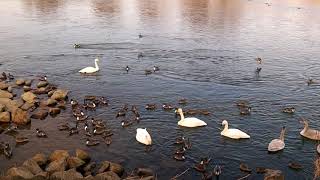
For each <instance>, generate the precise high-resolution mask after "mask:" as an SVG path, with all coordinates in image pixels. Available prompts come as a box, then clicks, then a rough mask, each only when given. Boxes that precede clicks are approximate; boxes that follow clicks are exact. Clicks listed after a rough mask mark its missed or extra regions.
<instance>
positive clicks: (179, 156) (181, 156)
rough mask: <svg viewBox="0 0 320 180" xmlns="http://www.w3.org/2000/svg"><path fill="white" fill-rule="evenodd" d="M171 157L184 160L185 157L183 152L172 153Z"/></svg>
mask: <svg viewBox="0 0 320 180" xmlns="http://www.w3.org/2000/svg"><path fill="white" fill-rule="evenodd" d="M173 158H174V159H175V160H177V161H184V160H185V159H186V157H185V156H184V155H183V154H174V156H173Z"/></svg>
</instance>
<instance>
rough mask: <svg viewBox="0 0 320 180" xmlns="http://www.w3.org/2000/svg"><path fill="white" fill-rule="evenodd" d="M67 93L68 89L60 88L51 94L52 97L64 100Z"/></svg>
mask: <svg viewBox="0 0 320 180" xmlns="http://www.w3.org/2000/svg"><path fill="white" fill-rule="evenodd" d="M67 95H68V91H66V90H62V89H58V90H56V91H54V93H53V94H52V96H51V99H54V100H58V101H59V100H64V99H66V98H67Z"/></svg>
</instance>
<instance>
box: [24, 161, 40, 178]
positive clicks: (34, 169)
mask: <svg viewBox="0 0 320 180" xmlns="http://www.w3.org/2000/svg"><path fill="white" fill-rule="evenodd" d="M22 165H23V166H24V167H25V168H27V169H28V170H29V171H30V172H31V173H32V174H34V175H36V174H39V173H42V172H43V170H42V169H41V168H40V167H39V165H38V163H37V162H36V161H35V160H33V159H28V160H26V161H25V162H24V163H23V164H22Z"/></svg>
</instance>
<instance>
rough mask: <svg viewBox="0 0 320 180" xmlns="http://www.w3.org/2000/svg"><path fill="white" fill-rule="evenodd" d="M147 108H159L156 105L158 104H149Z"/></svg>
mask: <svg viewBox="0 0 320 180" xmlns="http://www.w3.org/2000/svg"><path fill="white" fill-rule="evenodd" d="M145 108H146V109H147V110H155V109H156V108H157V105H156V104H147V105H146V106H145Z"/></svg>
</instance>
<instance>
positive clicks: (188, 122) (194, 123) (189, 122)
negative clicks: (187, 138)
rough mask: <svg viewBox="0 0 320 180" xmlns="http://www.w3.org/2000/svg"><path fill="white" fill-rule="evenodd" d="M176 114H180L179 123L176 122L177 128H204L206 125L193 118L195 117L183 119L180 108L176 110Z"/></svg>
mask: <svg viewBox="0 0 320 180" xmlns="http://www.w3.org/2000/svg"><path fill="white" fill-rule="evenodd" d="M176 112H178V113H179V114H180V118H181V119H180V121H178V125H179V126H184V127H200V126H206V125H207V123H205V122H204V121H202V120H200V119H198V118H195V117H188V118H184V115H183V111H182V109H181V108H179V109H177V110H176Z"/></svg>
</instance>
